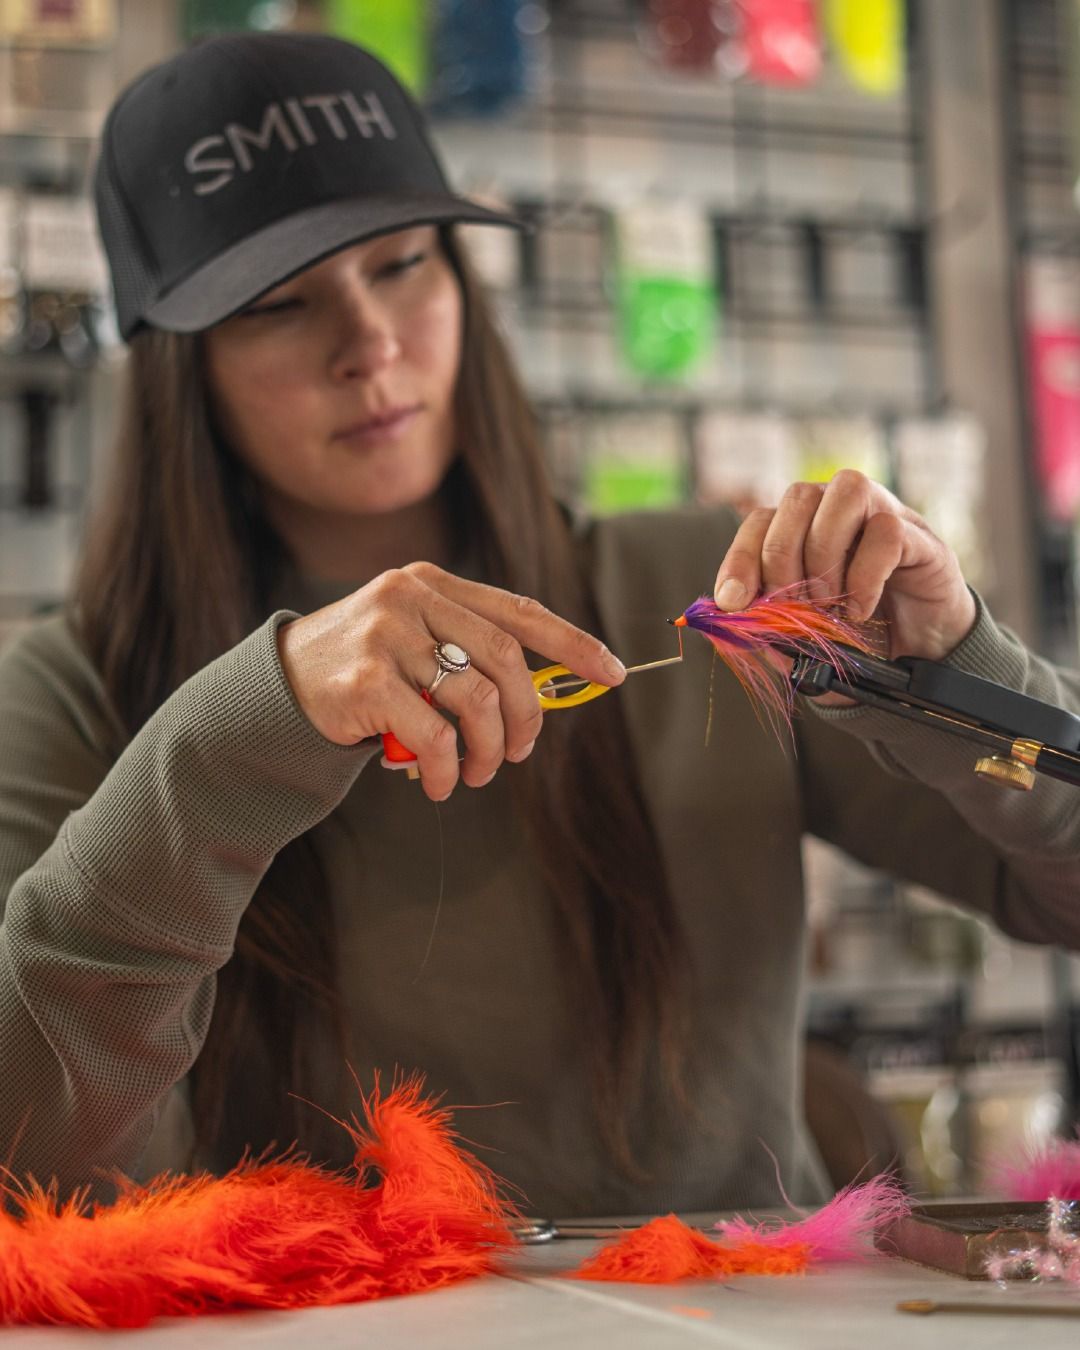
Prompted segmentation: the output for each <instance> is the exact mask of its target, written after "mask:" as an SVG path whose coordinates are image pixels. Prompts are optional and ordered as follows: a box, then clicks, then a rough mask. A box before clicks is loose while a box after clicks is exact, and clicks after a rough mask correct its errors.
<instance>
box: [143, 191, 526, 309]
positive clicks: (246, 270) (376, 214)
mask: <svg viewBox="0 0 1080 1350" xmlns="http://www.w3.org/2000/svg"><path fill="white" fill-rule="evenodd" d="M458 222H460V223H461V224H476V225H509V226H513V227H516V228H517V229H525V228H527V226H526V222H525V221H523V220H521V219H519V218H518V217H517V216H514V215H511V214H510V213H509V212H507V211H496V210H494V209H493V208H490V207H486V206H481V205H480V204H479V203H478V202H473V201H470V200H469V198H467V197H454V196H450V195H445V196H431V197H419V196H418V197H409V198H403V197H401V196H396V197H393V198H379V197H358V198H344V199H341V198H339V199H337V200H336V201H332V202H327V203H325V204H324V205H322V206H314V207H311V208H310V209H309V210H307V211H299V212H297V213H296V214H295V215H292V216H286V217H285V218H284V219H283V220H278V221H275V222H274V223H273V224H272V225H268V226H267V227H266V228H265V229H262V230H259V231H258V232H257V233H255V234H252V235H249V236H248V237H247V238H246V239H244V240H242V241H241V242H240V243H238V244H234V245H233V247H232V248H230V249H227V250H226V251H225V252H224V253H220V254H219V255H218V256H217V257H216V258H214V259H213V260H212V261H210V262H208V263H206V264H205V265H204V266H202V267H200V268H198V269H197V270H196V271H195V272H193V273H192V274H191V275H190V276H188V277H185V278H184V280H183V281H181V282H178V283H177V284H176V285H175V286H173V287H172V288H171V289H170V290H169V291H168V292H167V293H166V294H165V295H163V296H162V297H161V298H160V299H159V300H157V301H155V303H154V304H153V305H150V306H148V308H147V309H146V311H145V313H144V314H142V315H141V316H140V319H141V322H143V323H147V324H150V325H151V326H152V327H154V328H163V329H165V330H166V331H167V332H172V333H196V332H198V331H199V330H200V329H203V328H210V327H211V326H212V325H213V324H215V323H220V322H221V321H222V320H223V319H227V318H229V317H230V315H233V314H235V313H236V312H237V311H238V310H241V309H243V308H244V306H245V305H249V304H250V303H251V302H252V301H253V300H255V299H256V298H257V297H258V296H260V295H262V294H263V293H264V292H265V291H268V290H271V289H272V288H273V287H274V286H279V285H280V284H281V283H282V282H283V281H287V280H288V279H289V277H292V276H295V275H296V273H297V272H302V271H303V270H304V268H305V267H310V266H311V265H312V264H313V263H316V262H318V261H319V260H320V259H322V258H326V257H328V256H329V255H330V254H331V253H335V252H337V251H338V250H339V249H342V248H346V247H348V245H350V244H356V243H360V242H362V241H363V240H365V239H372V238H374V237H375V236H377V235H380V234H389V233H391V232H392V231H394V230H405V229H410V228H412V227H414V226H417V225H445V224H455V223H458Z"/></svg>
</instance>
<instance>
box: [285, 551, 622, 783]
mask: <svg viewBox="0 0 1080 1350" xmlns="http://www.w3.org/2000/svg"><path fill="white" fill-rule="evenodd" d="M277 640H278V651H279V652H280V655H281V664H282V668H283V670H284V672H285V677H286V679H287V680H288V681H289V684H290V685H291V686H292V690H293V693H294V695H295V696H296V700H297V702H298V703H299V705H300V707H301V709H302V710H303V712H304V713H305V715H306V716H307V718H308V720H309V721H310V722H311V723H312V725H313V726H314V727H315V728H316V729H317V730H318V731H319V732H321V734H322V735H323V736H325V737H326V738H327V740H330V741H334V742H336V743H337V744H339V745H355V744H356V743H357V742H358V741H362V740H364V739H365V738H366V737H368V736H376V735H380V734H382V733H384V732H387V731H391V732H393V734H394V735H395V736H396V737H397V738H398V740H399V741H400V742H401V743H402V745H406V746H408V747H409V749H410V750H411V751H412V752H413V754H415V755H416V758H417V766H418V768H419V770H420V777H421V781H422V782H423V785H424V791H425V792H426V793H427V795H428V796H429V797H430V798H432V800H433V801H443V800H444V799H445V798H446V797H448V796H449V795H450V793H451V792H452V791H453V790H454V787H455V786H456V784H457V781H458V777H459V766H458V753H457V734H456V732H455V731H454V728H453V726H451V724H450V723H449V722H448V721H447V720H446V718H445V717H441V716H440V715H439V713H437V712H436V711H435V709H434V708H432V707H431V706H430V705H429V704H428V703H426V702H425V701H424V699H422V698H421V697H420V691H421V690H422V689H426V688H427V686H428V685H430V684H431V683H432V681H433V680H434V679H435V674H436V663H435V655H434V649H435V644H436V643H438V642H453V643H456V644H457V645H458V646H459V647H464V649H465V650H466V651H467V652H468V653H469V658H470V661H471V665H470V668H469V669H468V670H467V671H465V672H463V673H460V674H451V675H447V677H446V678H445V679H444V680H443V681H442V683H441V684H440V685H439V692H438V704H439V706H440V707H444V708H446V709H448V710H449V711H450V712H452V713H454V714H455V716H456V717H457V719H458V723H459V726H460V730H461V735H462V739H463V740H464V742H465V757H464V760H463V762H462V764H461V767H460V776H461V777H462V778H463V779H464V781H465V782H466V783H467V784H468V785H469V786H470V787H482V786H483V785H484V784H485V783H487V782H490V780H491V779H492V778H493V777H494V775H495V771H496V770H497V769H498V767H499V765H500V764H501V763H502V762H503V760H504V759H509V760H512V761H519V760H523V759H525V758H526V757H527V756H528V754H529V752H530V751H531V750H532V747H533V743H534V742H535V740H536V737H537V736H538V734H539V732H540V727H541V725H542V724H543V713H542V712H541V709H540V703H539V699H538V698H537V693H536V689H535V687H534V686H533V683H532V680H531V678H530V676H529V671H528V667H527V666H526V664H525V656H524V652H523V650H522V649H523V648H524V647H528V648H529V649H531V650H532V651H535V652H539V653H540V654H541V655H542V656H545V657H547V658H549V659H550V660H551V661H553V662H558V663H559V664H560V665H565V666H568V667H569V668H570V669H571V670H572V671H574V672H575V673H576V674H578V675H581V676H582V677H583V678H585V679H587V680H594V681H596V683H598V684H607V685H617V684H621V683H622V680H623V678H624V676H625V674H626V672H625V669H624V667H623V665H622V663H621V662H619V661H618V660H617V659H616V658H615V657H614V656H613V655H612V654H611V653H610V652H609V651H608V649H607V648H606V647H605V646H604V645H603V643H602V642H600V640H599V639H598V638H595V637H592V636H590V635H589V634H588V633H586V632H583V631H582V630H581V629H580V628H575V627H574V625H573V624H571V623H568V622H567V621H566V620H565V619H560V618H559V617H558V615H555V614H552V613H551V611H550V610H547V609H545V608H544V606H543V605H541V604H540V602H539V601H537V600H532V599H530V598H529V597H528V596H522V595H512V594H511V593H510V592H508V591H503V590H499V589H498V588H497V587H495V586H486V585H483V584H481V583H480V582H476V581H466V580H464V579H463V578H461V577H456V576H453V575H452V574H451V573H449V572H445V571H443V570H442V568H440V567H436V566H435V565H434V564H433V563H426V562H419V563H410V564H409V565H408V566H407V567H403V568H400V569H395V570H394V571H390V572H383V573H382V574H381V575H380V576H377V577H376V578H375V579H374V580H373V581H371V582H369V583H368V584H367V585H366V586H364V587H362V588H361V589H360V590H358V591H355V592H354V593H353V594H352V595H349V596H346V597H345V599H344V600H339V601H338V602H337V603H336V604H333V605H327V606H326V607H325V608H324V609H320V610H316V611H315V613H313V614H309V615H307V616H305V617H304V618H301V619H294V620H292V621H291V622H290V623H287V624H283V625H282V626H281V628H280V629H279V630H278V638H277Z"/></svg>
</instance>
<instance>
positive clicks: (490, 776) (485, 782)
mask: <svg viewBox="0 0 1080 1350" xmlns="http://www.w3.org/2000/svg"><path fill="white" fill-rule="evenodd" d="M497 772H498V770H492V772H491V773H489V774H488V776H487V777H486V778H481V779H480V781H479V783H474V784H473V787H478V788H481V787H487V785H488V784H489V783H490V782H491V780H492V779H493V778H494V777H495V774H496V773H497Z"/></svg>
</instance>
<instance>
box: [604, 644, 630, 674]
mask: <svg viewBox="0 0 1080 1350" xmlns="http://www.w3.org/2000/svg"><path fill="white" fill-rule="evenodd" d="M602 660H603V662H604V669H605V670H606V671H607V672H608V674H609V675H613V676H614V677H615V678H616V679H621V678H622V676H623V675H625V674H626V667H625V666H624V665H623V663H622V662H621V661H620V660H619V658H618V657H617V656H616V655H615V654H614V653H613V652H609V651H608V649H607V648H606V647H605V648H604V655H603V657H602Z"/></svg>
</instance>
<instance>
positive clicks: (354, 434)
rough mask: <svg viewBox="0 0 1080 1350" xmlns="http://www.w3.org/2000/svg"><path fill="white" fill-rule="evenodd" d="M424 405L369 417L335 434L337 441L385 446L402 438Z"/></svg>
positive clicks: (394, 409) (417, 404)
mask: <svg viewBox="0 0 1080 1350" xmlns="http://www.w3.org/2000/svg"><path fill="white" fill-rule="evenodd" d="M421 407H422V405H421V404H419V403H416V404H413V405H412V406H411V407H408V408H391V409H390V411H389V412H386V413H380V415H379V416H378V417H369V418H367V419H366V420H365V421H363V422H354V423H353V424H352V425H351V426H348V427H342V428H341V430H340V431H335V432H334V437H333V438H334V440H335V441H344V442H345V443H346V444H347V445H360V446H363V445H383V444H385V443H386V442H387V441H395V440H397V439H398V438H399V437H400V436H402V435H403V434H404V433H405V431H406V430H407V429H408V427H409V426H410V425H411V423H412V421H413V419H414V418H415V417H416V416H417V415H418V414H419V413H420V411H421Z"/></svg>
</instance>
